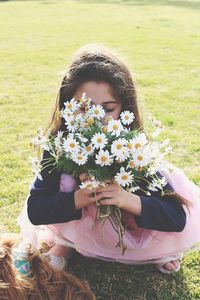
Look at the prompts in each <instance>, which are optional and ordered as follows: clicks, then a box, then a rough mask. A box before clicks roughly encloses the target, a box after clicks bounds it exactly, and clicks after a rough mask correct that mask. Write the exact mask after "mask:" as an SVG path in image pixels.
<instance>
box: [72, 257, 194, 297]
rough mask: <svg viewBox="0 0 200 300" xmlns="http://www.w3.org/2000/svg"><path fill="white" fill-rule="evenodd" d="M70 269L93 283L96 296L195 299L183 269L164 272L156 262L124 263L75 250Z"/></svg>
mask: <svg viewBox="0 0 200 300" xmlns="http://www.w3.org/2000/svg"><path fill="white" fill-rule="evenodd" d="M69 270H70V271H71V272H72V273H74V274H75V275H76V276H78V277H80V278H82V279H85V280H87V281H88V283H89V284H90V286H91V288H92V290H93V292H94V293H95V295H96V297H97V300H101V299H102V300H103V299H105V300H144V299H145V300H183V299H184V300H194V299H195V298H194V295H191V293H190V291H189V290H188V287H187V284H186V280H185V277H184V274H183V271H182V270H181V271H179V272H178V273H174V274H172V275H170V276H169V275H163V274H161V273H160V272H159V271H157V269H156V268H155V266H153V265H143V266H134V265H125V264H120V263H111V262H103V261H100V260H97V259H90V258H86V257H83V256H81V255H79V254H78V253H75V254H74V255H73V256H72V257H71V258H70V261H69Z"/></svg>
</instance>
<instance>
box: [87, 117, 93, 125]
mask: <svg viewBox="0 0 200 300" xmlns="http://www.w3.org/2000/svg"><path fill="white" fill-rule="evenodd" d="M87 123H88V124H89V125H92V124H93V123H94V119H93V118H92V117H90V118H88V119H87Z"/></svg>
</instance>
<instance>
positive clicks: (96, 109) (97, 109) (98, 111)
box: [90, 104, 105, 119]
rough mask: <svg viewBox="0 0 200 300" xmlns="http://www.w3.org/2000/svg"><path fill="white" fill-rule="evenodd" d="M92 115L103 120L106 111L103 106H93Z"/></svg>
mask: <svg viewBox="0 0 200 300" xmlns="http://www.w3.org/2000/svg"><path fill="white" fill-rule="evenodd" d="M90 114H91V115H92V116H93V117H96V118H97V119H102V118H103V117H104V116H105V110H104V109H103V107H102V106H101V105H99V104H98V105H92V107H91V109H90Z"/></svg>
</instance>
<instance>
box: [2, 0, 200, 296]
mask: <svg viewBox="0 0 200 300" xmlns="http://www.w3.org/2000/svg"><path fill="white" fill-rule="evenodd" d="M199 12H200V4H199V1H164V0H160V1H159V0H152V1H147V0H146V1H145V0H141V1H119V0H118V1H117V0H116V1H51V0H49V1H3V2H0V49H1V50H0V62H1V63H0V77H1V89H0V108H1V120H0V133H1V140H0V151H1V158H0V168H1V179H0V182H1V188H0V194H1V198H0V224H1V225H3V226H4V227H5V229H6V230H9V231H15V232H17V231H18V230H19V228H18V227H17V225H16V217H17V215H18V214H19V211H20V210H21V207H22V205H23V202H24V200H25V198H26V196H27V193H28V191H29V184H30V182H31V181H32V179H33V176H32V174H31V172H30V166H29V164H28V157H29V155H31V154H32V152H31V149H30V148H29V140H30V137H31V135H35V132H36V129H37V128H38V127H39V126H40V125H42V126H46V124H47V122H48V120H49V117H50V114H51V112H52V109H53V103H54V100H55V98H56V94H57V91H58V89H59V84H60V82H61V79H62V75H61V71H62V70H64V69H65V67H66V65H67V64H68V62H69V59H70V56H71V55H72V53H73V52H74V51H75V50H77V49H78V48H79V47H80V46H82V45H83V44H86V43H91V42H92V43H104V44H105V45H106V46H110V47H113V48H115V49H117V50H118V51H119V52H120V53H121V54H122V55H123V56H124V57H125V59H126V61H127V63H128V64H129V66H130V68H131V70H132V71H133V72H134V73H135V74H136V78H137V84H138V89H139V93H140V99H141V104H142V106H143V112H144V120H145V119H146V116H147V115H148V113H149V112H151V113H152V114H153V115H154V116H155V117H156V118H158V119H160V120H161V121H162V122H163V124H164V125H165V126H166V131H165V133H164V134H163V138H164V137H168V138H170V139H171V144H172V146H173V148H174V152H173V155H171V156H170V158H169V160H170V161H171V162H173V163H174V164H176V165H177V166H178V167H181V168H182V169H183V170H184V171H185V172H186V174H187V175H188V177H189V178H190V179H191V180H193V181H194V182H195V183H197V184H198V183H199V182H200V167H199V160H200V146H199V130H200V122H199V110H200V96H199V95H200V85H199V76H198V75H199V73H200V67H199V61H198V57H199V34H200V18H199ZM199 266H200V254H199V252H194V253H190V254H188V255H187V256H186V257H185V258H184V262H183V268H182V270H181V272H180V273H179V274H175V275H172V276H169V277H168V276H164V275H161V274H159V273H158V272H157V271H156V270H155V268H154V267H153V266H142V267H141V266H125V265H121V264H112V263H104V262H100V261H96V260H91V259H86V258H82V257H80V256H79V255H75V256H74V257H72V259H71V263H70V267H71V269H72V271H73V272H75V273H76V274H77V275H79V276H80V277H83V278H86V279H87V280H88V281H89V283H90V284H91V286H92V288H93V290H94V292H95V293H96V295H97V299H113V300H120V299H122V300H125V299H129V300H132V299H136V300H140V299H141V300H142V299H143V300H145V299H147V300H155V299H159V300H165V299H166V300H169V299H173V300H180V299H184V300H189V299H191V300H193V299H200V278H199V274H200V267H199Z"/></svg>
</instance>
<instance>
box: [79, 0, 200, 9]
mask: <svg viewBox="0 0 200 300" xmlns="http://www.w3.org/2000/svg"><path fill="white" fill-rule="evenodd" d="M76 2H80V3H101V4H102V3H105V4H106V3H107V4H116V5H117V4H120V5H137V6H142V5H170V6H176V7H185V8H191V9H200V1H197V0H191V1H181V0H180V1H175V0H101V1H99V0H76Z"/></svg>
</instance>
